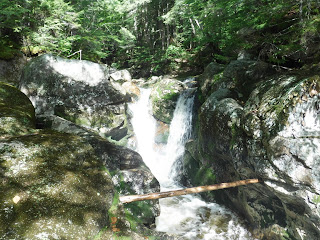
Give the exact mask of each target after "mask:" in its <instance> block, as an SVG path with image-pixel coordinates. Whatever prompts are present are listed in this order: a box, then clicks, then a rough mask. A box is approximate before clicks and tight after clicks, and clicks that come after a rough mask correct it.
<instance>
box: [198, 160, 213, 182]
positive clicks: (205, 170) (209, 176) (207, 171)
mask: <svg viewBox="0 0 320 240" xmlns="http://www.w3.org/2000/svg"><path fill="white" fill-rule="evenodd" d="M195 182H196V183H198V184H200V185H212V184H215V183H216V176H215V175H214V173H213V170H212V169H211V168H210V167H209V166H205V165H204V166H202V167H201V168H200V169H199V171H198V172H197V173H196V176H195Z"/></svg>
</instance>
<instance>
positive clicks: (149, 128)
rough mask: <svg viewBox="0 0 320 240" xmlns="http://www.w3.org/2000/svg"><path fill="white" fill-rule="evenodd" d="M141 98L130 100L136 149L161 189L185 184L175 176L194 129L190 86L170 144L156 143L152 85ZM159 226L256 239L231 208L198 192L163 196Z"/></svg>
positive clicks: (181, 232)
mask: <svg viewBox="0 0 320 240" xmlns="http://www.w3.org/2000/svg"><path fill="white" fill-rule="evenodd" d="M140 90H141V95H140V98H139V100H138V101H136V102H135V103H132V104H130V106H129V109H130V111H131V113H132V119H131V123H132V125H133V129H134V133H135V135H136V142H135V143H134V145H135V150H136V151H137V152H139V153H140V155H141V156H142V158H143V160H144V162H145V163H146V165H147V166H148V167H149V168H150V170H151V172H152V173H153V174H154V176H155V177H156V178H157V180H158V181H159V183H160V187H161V191H171V190H177V189H181V188H185V187H184V186H181V185H180V184H179V183H177V182H176V181H175V180H174V179H175V176H176V175H177V174H178V173H177V171H176V169H175V166H176V164H175V162H176V161H177V160H178V159H180V158H181V157H182V156H183V154H184V145H185V143H186V142H187V141H188V139H189V137H190V134H191V129H192V115H193V114H192V110H193V102H194V95H193V94H191V93H190V92H188V89H187V90H186V91H185V92H184V93H182V94H181V96H180V97H179V99H178V101H177V105H176V109H175V112H174V116H173V119H172V122H171V124H170V129H169V137H168V141H167V144H165V145H164V144H162V145H160V144H156V141H155V137H156V130H157V127H156V126H157V121H156V120H155V119H154V118H153V116H152V115H151V104H150V102H149V96H150V93H151V89H143V88H141V89H140ZM160 209H161V213H160V216H159V217H157V219H156V230H157V231H160V232H166V233H172V234H175V235H177V236H179V237H181V239H192V240H193V239H208V240H209V239H215V240H220V239H221V240H225V239H237V240H238V239H243V240H247V239H248V240H249V239H253V238H252V237H251V234H250V233H249V232H248V231H247V230H246V229H245V228H244V226H243V224H242V223H241V221H240V219H239V218H238V217H237V216H236V215H235V214H234V213H233V212H231V211H230V210H228V209H226V208H225V207H223V206H221V205H219V204H216V203H212V202H211V203H210V202H205V201H204V200H202V199H201V198H200V196H199V195H194V194H193V195H185V196H179V197H171V198H165V199H160Z"/></svg>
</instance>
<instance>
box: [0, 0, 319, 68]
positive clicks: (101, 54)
mask: <svg viewBox="0 0 320 240" xmlns="http://www.w3.org/2000/svg"><path fill="white" fill-rule="evenodd" d="M319 30H320V5H319V1H317V0H304V1H300V0H299V1H298V0H294V1H291V0H290V1H289V0H280V1H270V0H263V1H262V0H259V1H256V0H166V1H164V0H136V1H131V0H27V1H25V0H2V1H1V3H0V59H10V58H13V57H14V56H15V55H17V54H19V53H20V52H21V51H23V52H24V54H26V55H28V56H32V55H37V54H41V53H43V52H52V53H54V54H57V55H61V56H65V57H66V56H68V55H71V54H72V53H74V52H77V51H79V50H82V58H83V59H88V60H92V61H97V62H105V63H109V64H111V63H113V64H114V65H116V66H118V67H132V68H134V69H136V70H137V71H141V70H144V72H147V73H163V72H165V71H170V70H175V69H177V68H178V67H179V66H180V67H181V66H183V65H189V66H197V67H200V68H203V66H205V65H206V64H207V63H209V62H212V61H217V62H221V63H226V62H229V61H230V60H232V59H234V58H235V57H236V56H237V55H238V53H239V52H240V51H243V50H244V51H246V52H248V53H250V54H252V55H254V56H259V58H260V59H263V60H265V61H268V62H272V63H275V64H279V65H284V66H289V67H292V66H293V67H298V66H301V65H302V64H303V63H305V62H308V61H310V60H308V59H313V60H314V59H318V60H320V54H319V51H318V50H317V47H316V46H317V43H319V35H318V32H319ZM73 57H74V58H77V57H79V55H77V54H75V55H73Z"/></svg>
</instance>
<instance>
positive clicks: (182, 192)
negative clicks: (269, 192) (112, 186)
mask: <svg viewBox="0 0 320 240" xmlns="http://www.w3.org/2000/svg"><path fill="white" fill-rule="evenodd" d="M258 182H259V179H256V178H255V179H246V180H240V181H235V182H229V183H219V184H214V185H208V186H199V187H192V188H185V189H180V190H173V191H168V192H156V193H147V194H142V195H128V196H120V198H119V200H120V202H121V203H131V202H137V201H144V200H154V199H159V198H167V197H174V196H181V195H187V194H192V193H200V192H208V191H214V190H219V189H224V188H232V187H237V186H241V185H247V184H251V183H258Z"/></svg>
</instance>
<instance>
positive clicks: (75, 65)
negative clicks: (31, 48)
mask: <svg viewBox="0 0 320 240" xmlns="http://www.w3.org/2000/svg"><path fill="white" fill-rule="evenodd" d="M109 77H110V76H109V68H108V67H107V66H106V65H100V64H96V63H92V62H88V61H78V60H67V59H62V58H59V57H55V56H52V55H42V56H40V57H37V58H35V59H33V60H32V61H30V62H29V64H28V65H27V66H26V67H25V69H24V71H23V74H22V77H21V82H20V89H21V91H22V92H24V93H25V94H26V95H27V96H28V97H29V98H30V100H31V101H32V103H33V105H34V107H35V109H36V114H37V115H58V116H60V117H63V118H65V119H67V120H70V121H72V122H74V123H77V124H79V125H82V126H86V127H89V128H91V129H95V130H96V131H98V132H100V131H101V132H102V133H103V134H105V135H108V132H109V131H111V130H112V129H113V128H116V127H119V126H120V125H121V124H124V123H125V122H126V116H125V103H126V101H128V98H127V97H126V96H124V95H123V94H121V93H120V92H119V91H117V90H116V89H115V88H114V87H113V86H112V84H111V82H110V81H109Z"/></svg>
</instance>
